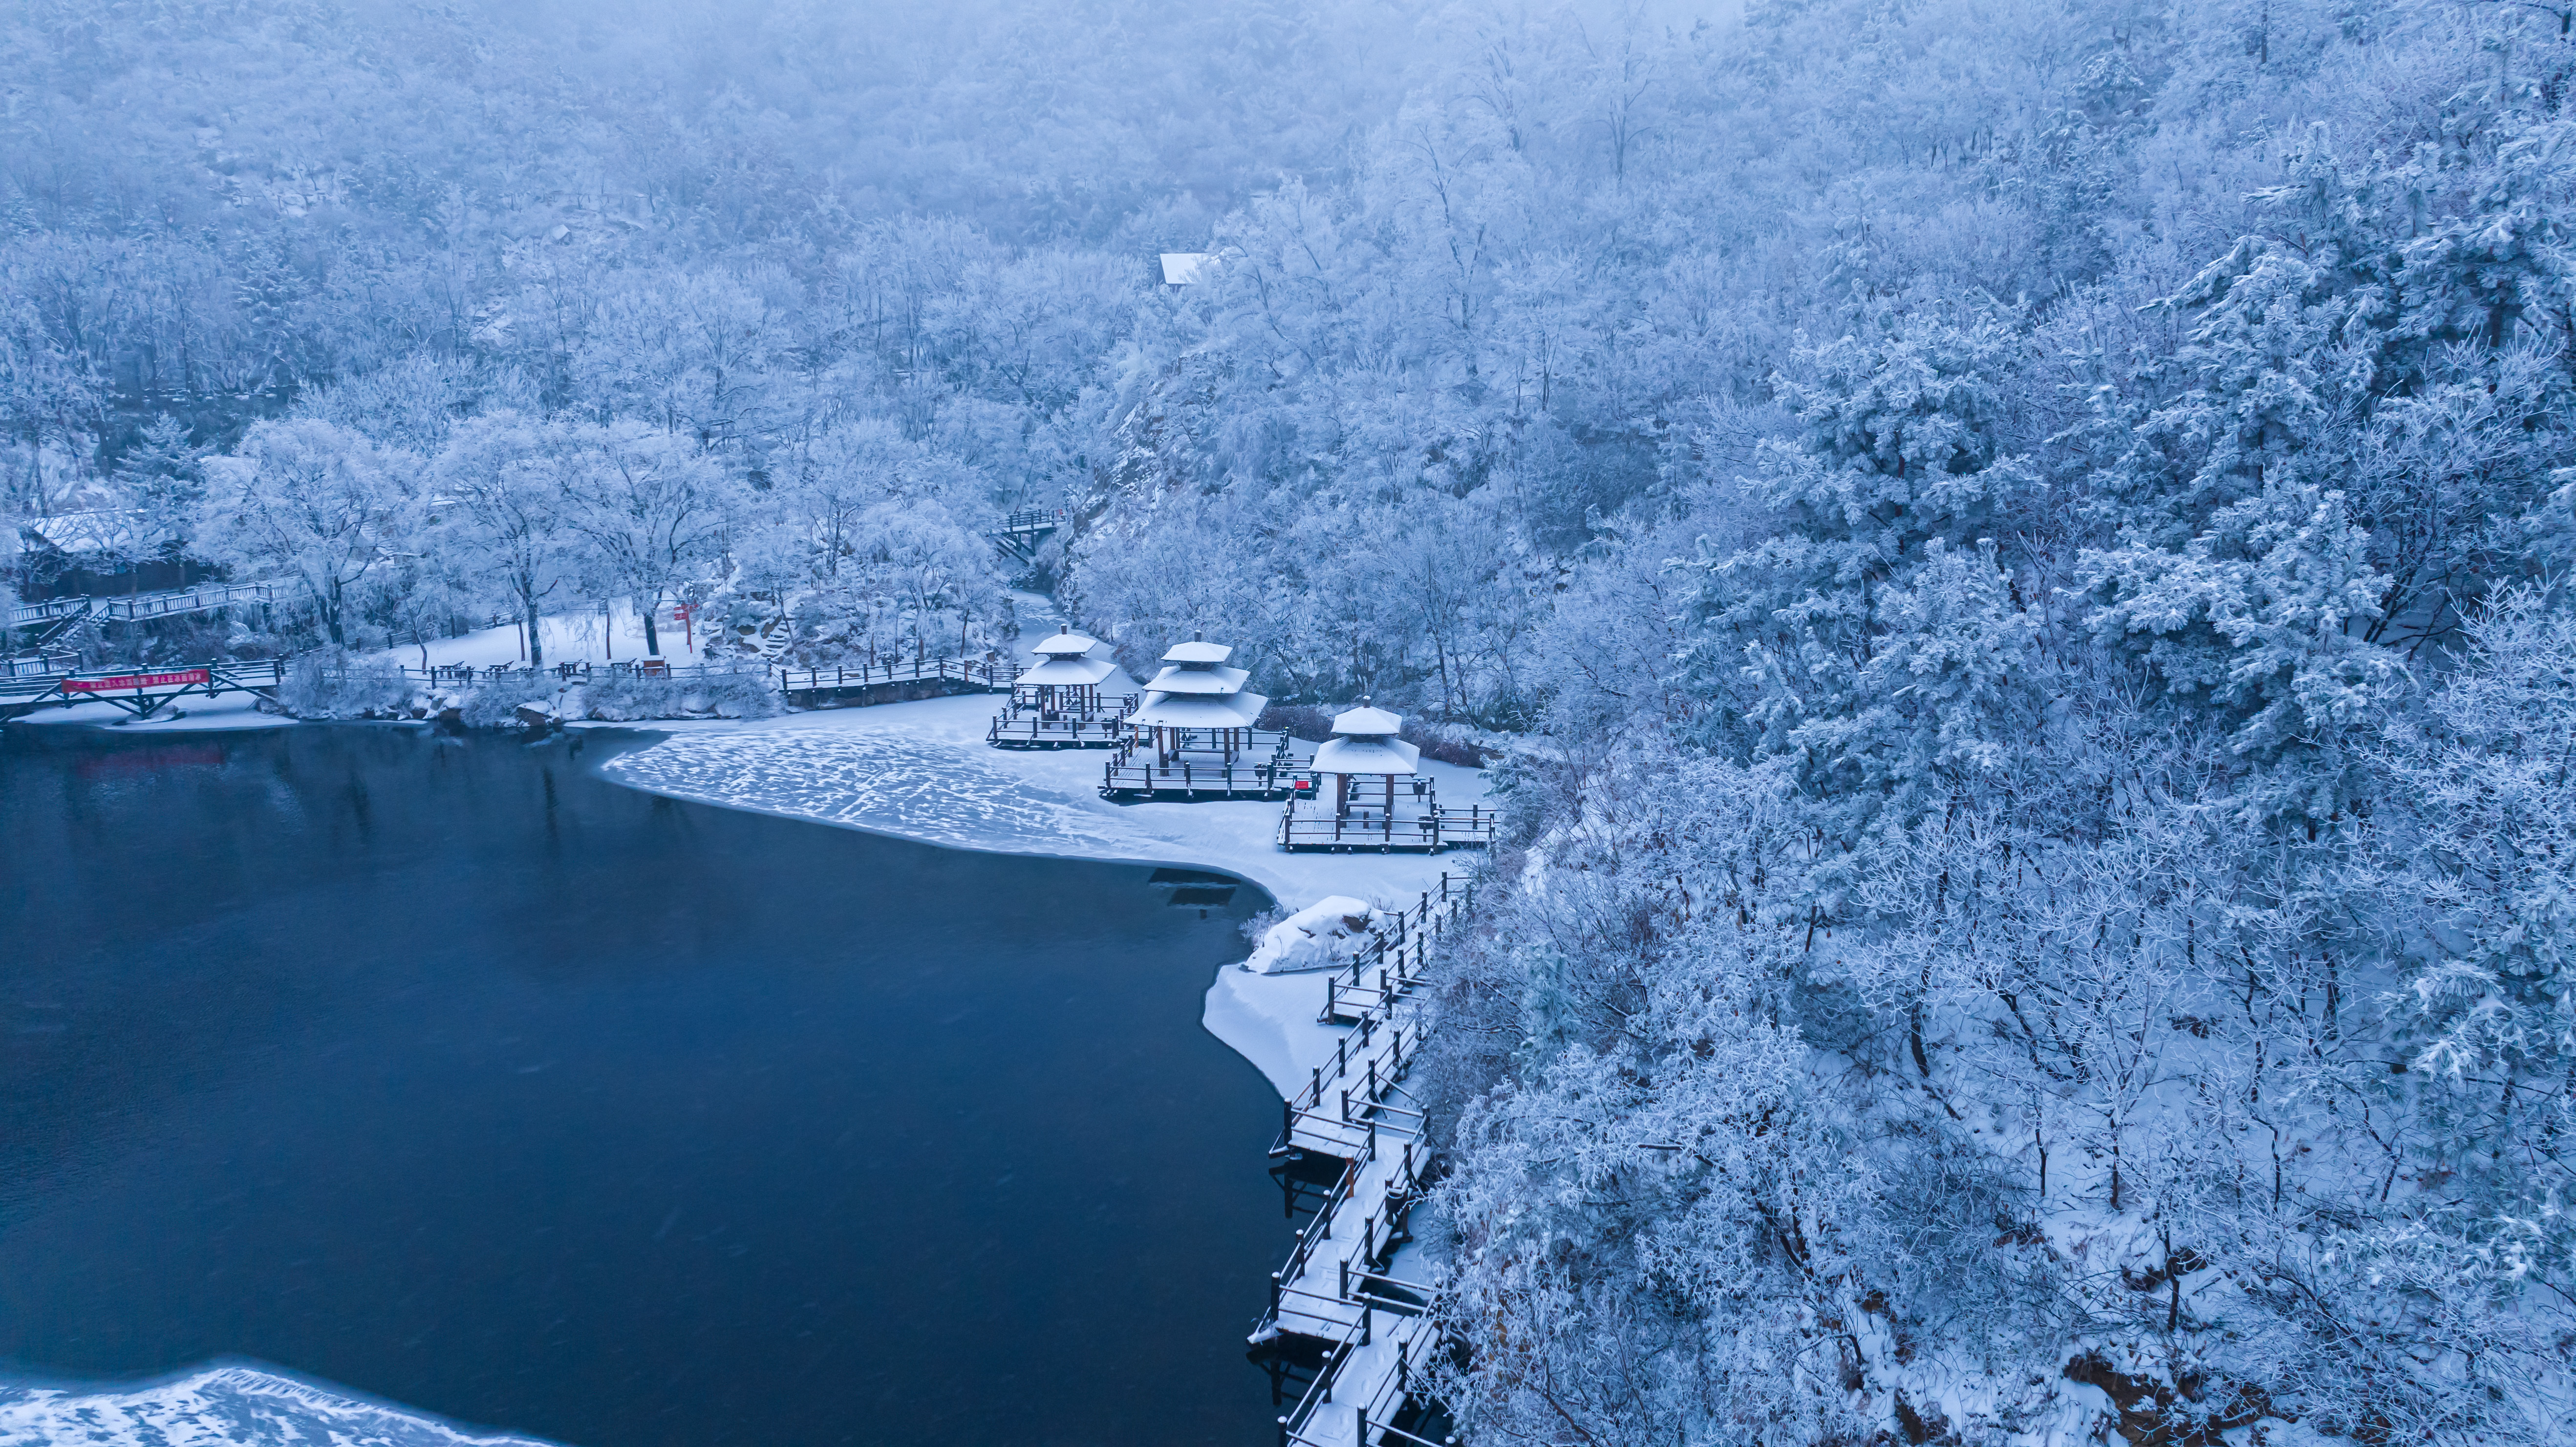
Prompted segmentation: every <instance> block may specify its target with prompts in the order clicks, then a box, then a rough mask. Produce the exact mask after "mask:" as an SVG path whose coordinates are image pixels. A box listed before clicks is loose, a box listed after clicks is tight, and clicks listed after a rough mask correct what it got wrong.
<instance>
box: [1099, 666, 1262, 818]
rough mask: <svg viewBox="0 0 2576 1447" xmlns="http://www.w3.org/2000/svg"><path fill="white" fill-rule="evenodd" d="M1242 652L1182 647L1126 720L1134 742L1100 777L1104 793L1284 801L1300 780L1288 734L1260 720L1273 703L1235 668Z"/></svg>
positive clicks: (1135, 797)
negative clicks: (1266, 728) (1261, 726)
mask: <svg viewBox="0 0 2576 1447" xmlns="http://www.w3.org/2000/svg"><path fill="white" fill-rule="evenodd" d="M1233 654H1234V650H1233V649H1231V648H1228V647H1226V646H1224V645H1223V644H1219V643H1210V642H1208V641H1206V640H1205V639H1203V638H1199V637H1192V638H1191V639H1190V641H1189V642H1187V643H1181V644H1175V645H1174V646H1173V648H1172V650H1171V651H1170V652H1168V653H1165V654H1164V655H1163V671H1162V672H1160V673H1157V674H1155V675H1154V678H1153V681H1152V682H1150V683H1148V684H1146V685H1145V701H1144V702H1143V703H1141V704H1139V705H1138V706H1137V707H1136V709H1135V710H1134V711H1133V712H1131V713H1129V714H1128V715H1127V717H1126V719H1125V720H1124V727H1125V729H1126V731H1127V741H1126V743H1125V745H1124V746H1123V747H1121V748H1120V749H1119V751H1118V756H1117V757H1116V758H1114V759H1111V760H1110V761H1109V765H1108V767H1107V768H1106V769H1104V770H1102V772H1101V776H1100V796H1101V797H1102V798H1104V799H1117V800H1123V801H1136V800H1162V801H1166V802H1173V803H1179V802H1187V801H1191V800H1209V799H1282V798H1286V797H1287V794H1288V790H1289V788H1290V787H1291V785H1292V783H1293V781H1294V778H1295V777H1296V769H1297V765H1296V761H1295V760H1294V759H1293V758H1292V757H1291V756H1290V752H1289V746H1288V735H1287V734H1285V733H1283V732H1279V731H1276V730H1274V731H1271V732H1267V733H1265V732H1262V731H1260V730H1256V729H1255V728H1254V727H1253V724H1254V722H1255V721H1256V720H1258V719H1259V718H1260V717H1261V711H1262V710H1263V709H1264V708H1266V707H1267V706H1268V705H1269V702H1270V700H1268V699H1266V698H1264V697H1262V696H1261V695H1260V694H1257V693H1251V692H1247V691H1246V690H1245V688H1244V685H1245V684H1246V683H1248V682H1250V681H1251V677H1252V675H1251V674H1250V673H1249V672H1247V671H1245V670H1244V669H1240V668H1229V667H1227V666H1226V662H1225V661H1226V659H1228V658H1230V657H1232V656H1233Z"/></svg>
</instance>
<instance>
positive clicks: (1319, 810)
mask: <svg viewBox="0 0 2576 1447" xmlns="http://www.w3.org/2000/svg"><path fill="white" fill-rule="evenodd" d="M1301 803H1303V800H1302V798H1300V797H1298V796H1294V795H1292V796H1291V797H1290V799H1289V803H1288V808H1287V810H1286V811H1285V812H1284V813H1282V814H1281V815H1280V816H1279V847H1280V848H1282V849H1292V850H1293V849H1383V850H1398V849H1404V850H1420V851H1424V852H1427V853H1437V852H1438V851H1440V850H1443V849H1459V848H1482V847H1484V846H1486V845H1489V844H1491V843H1493V842H1494V826H1495V821H1496V815H1495V812H1494V811H1493V810H1491V809H1488V808H1485V807H1484V806H1483V805H1481V804H1471V805H1469V806H1467V807H1466V808H1464V809H1444V808H1441V807H1438V806H1436V805H1435V806H1433V807H1431V808H1429V809H1425V810H1423V811H1422V812H1420V813H1418V814H1416V813H1406V812H1404V811H1401V810H1389V809H1383V808H1381V809H1359V810H1353V811H1350V812H1346V813H1337V812H1335V811H1334V810H1333V809H1332V808H1331V807H1330V806H1329V805H1323V804H1321V801H1318V803H1317V804H1316V805H1313V806H1308V809H1309V812H1301V811H1300V808H1299V805H1300V804H1301Z"/></svg>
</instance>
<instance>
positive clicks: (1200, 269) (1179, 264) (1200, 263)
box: [1162, 251, 1216, 286]
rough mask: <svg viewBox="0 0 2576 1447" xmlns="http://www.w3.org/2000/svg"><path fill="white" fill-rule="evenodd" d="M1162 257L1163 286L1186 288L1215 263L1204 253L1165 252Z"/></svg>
mask: <svg viewBox="0 0 2576 1447" xmlns="http://www.w3.org/2000/svg"><path fill="white" fill-rule="evenodd" d="M1162 255H1163V285H1165V286H1188V285H1189V284H1191V283H1192V282H1195V281H1198V280H1200V279H1201V278H1202V277H1203V276H1204V275H1205V273H1206V272H1207V270H1208V268H1209V267H1210V266H1211V265H1213V264H1214V263H1215V261H1216V258H1215V257H1213V256H1210V255H1209V254H1208V253H1206V252H1204V251H1166V252H1164V253H1163V254H1162Z"/></svg>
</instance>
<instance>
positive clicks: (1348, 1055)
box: [1255, 874, 1473, 1447]
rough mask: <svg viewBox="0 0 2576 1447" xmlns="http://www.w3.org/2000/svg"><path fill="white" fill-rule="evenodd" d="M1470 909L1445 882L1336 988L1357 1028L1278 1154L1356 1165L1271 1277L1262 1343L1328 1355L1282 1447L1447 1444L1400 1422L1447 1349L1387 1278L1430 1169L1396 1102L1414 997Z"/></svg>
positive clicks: (1414, 1022) (1420, 1296) (1282, 1432)
mask: <svg viewBox="0 0 2576 1447" xmlns="http://www.w3.org/2000/svg"><path fill="white" fill-rule="evenodd" d="M1472 904H1473V896H1472V894H1471V893H1470V891H1469V890H1468V889H1467V888H1465V887H1464V886H1463V885H1453V883H1452V882H1451V880H1450V878H1449V876H1447V875H1445V874H1444V875H1442V876H1441V880H1440V889H1439V893H1438V894H1437V895H1436V896H1435V895H1433V894H1431V893H1430V892H1428V891H1426V892H1425V893H1424V894H1423V895H1422V897H1421V899H1420V900H1419V901H1418V902H1417V903H1416V904H1414V905H1413V906H1411V907H1409V908H1407V909H1403V910H1399V911H1396V912H1394V913H1393V914H1391V915H1383V916H1381V918H1380V920H1379V922H1378V924H1377V925H1376V926H1375V927H1374V928H1373V929H1372V931H1371V935H1372V938H1371V941H1370V944H1369V946H1368V947H1366V948H1364V949H1363V950H1362V952H1361V953H1360V955H1359V956H1358V957H1357V958H1354V959H1353V960H1352V961H1351V962H1350V964H1349V965H1347V966H1345V967H1344V968H1343V969H1341V970H1337V971H1335V972H1334V976H1333V978H1332V979H1331V981H1330V982H1329V983H1328V985H1327V998H1326V1004H1325V1008H1324V1018H1325V1019H1327V1020H1336V1021H1338V1020H1349V1021H1351V1022H1352V1023H1353V1025H1354V1028H1353V1030H1352V1031H1351V1033H1350V1034H1348V1035H1346V1036H1344V1037H1343V1038H1342V1039H1341V1040H1340V1041H1338V1042H1337V1043H1336V1045H1335V1049H1334V1055H1333V1063H1332V1065H1331V1066H1330V1067H1329V1070H1328V1069H1327V1068H1325V1067H1318V1068H1317V1069H1316V1070H1315V1071H1314V1073H1313V1075H1312V1077H1311V1078H1310V1079H1309V1081H1308V1083H1307V1084H1306V1085H1305V1086H1303V1087H1301V1088H1300V1089H1299V1090H1298V1091H1297V1092H1296V1093H1295V1094H1293V1095H1292V1096H1290V1097H1289V1099H1288V1100H1287V1101H1286V1102H1284V1103H1283V1105H1282V1107H1281V1113H1282V1120H1281V1126H1280V1133H1279V1139H1278V1141H1277V1142H1276V1143H1275V1144H1273V1145H1272V1147H1271V1154H1272V1155H1273V1156H1274V1157H1276V1156H1285V1155H1288V1154H1290V1153H1292V1152H1296V1151H1310V1152H1320V1153H1322V1154H1323V1155H1325V1156H1326V1157H1328V1158H1334V1159H1340V1160H1342V1161H1344V1162H1346V1163H1347V1164H1346V1165H1345V1166H1344V1168H1343V1171H1342V1173H1341V1176H1340V1177H1339V1179H1338V1180H1337V1181H1336V1183H1335V1185H1334V1188H1333V1190H1332V1192H1331V1194H1329V1195H1328V1196H1327V1197H1326V1198H1325V1201H1324V1204H1323V1206H1322V1207H1321V1208H1320V1209H1319V1210H1318V1211H1317V1212H1316V1214H1315V1215H1314V1216H1313V1217H1312V1218H1311V1219H1309V1220H1308V1222H1307V1223H1306V1226H1305V1229H1304V1230H1302V1231H1300V1232H1299V1233H1298V1238H1297V1243H1296V1246H1295V1248H1294V1249H1293V1250H1291V1252H1290V1253H1289V1257H1288V1260H1287V1262H1286V1264H1285V1265H1284V1266H1282V1268H1281V1269H1280V1270H1279V1271H1278V1272H1277V1273H1275V1274H1274V1275H1273V1276H1272V1277H1271V1289H1270V1308H1269V1311H1268V1312H1267V1313H1266V1314H1265V1315H1264V1316H1263V1317H1262V1319H1261V1321H1260V1323H1259V1325H1258V1326H1257V1327H1256V1330H1255V1339H1256V1340H1260V1339H1265V1338H1266V1337H1267V1336H1269V1335H1270V1334H1273V1333H1277V1332H1292V1333H1295V1334H1297V1335H1300V1336H1305V1337H1309V1338H1313V1339H1317V1340H1321V1341H1322V1342H1324V1343H1325V1344H1326V1345H1325V1353H1324V1358H1323V1362H1322V1365H1321V1366H1320V1368H1319V1369H1318V1370H1317V1371H1316V1373H1315V1376H1314V1378H1313V1379H1312V1380H1311V1381H1309V1382H1308V1383H1307V1385H1306V1389H1305V1391H1304V1393H1303V1394H1302V1395H1301V1396H1300V1397H1299V1399H1298V1401H1297V1403H1296V1404H1295V1406H1294V1407H1293V1408H1292V1409H1291V1410H1290V1411H1289V1412H1288V1413H1287V1414H1285V1415H1283V1416H1281V1417H1280V1418H1279V1419H1278V1425H1279V1441H1280V1442H1281V1443H1282V1444H1283V1447H1347V1444H1352V1443H1356V1444H1359V1447H1388V1444H1395V1447H1407V1444H1418V1447H1445V1444H1434V1443H1430V1442H1427V1441H1426V1440H1425V1439H1424V1438H1421V1437H1419V1436H1416V1435H1414V1434H1413V1433H1412V1432H1409V1431H1406V1430H1404V1429H1401V1428H1398V1427H1397V1426H1396V1425H1395V1421H1396V1419H1397V1418H1398V1417H1400V1416H1401V1415H1403V1412H1404V1409H1405V1407H1406V1405H1407V1403H1408V1401H1409V1400H1411V1399H1412V1398H1413V1397H1414V1396H1415V1395H1416V1387H1417V1383H1416V1371H1417V1368H1418V1366H1419V1364H1420V1363H1421V1361H1422V1360H1423V1353H1424V1352H1426V1351H1429V1350H1433V1349H1436V1348H1437V1347H1438V1346H1439V1340H1438V1337H1437V1335H1436V1327H1435V1325H1434V1323H1433V1322H1432V1320H1431V1319H1430V1318H1429V1316H1428V1315H1427V1314H1426V1313H1427V1311H1428V1308H1429V1304H1430V1303H1431V1301H1432V1299H1433V1295H1434V1293H1433V1289H1432V1288H1431V1287H1429V1286H1427V1285H1423V1284H1420V1283H1415V1282H1408V1281H1401V1280H1398V1279H1397V1278H1395V1277H1393V1276H1390V1275H1388V1274H1387V1272H1386V1269H1385V1267H1384V1266H1382V1265H1381V1262H1383V1261H1386V1260H1388V1259H1389V1258H1390V1257H1391V1255H1392V1253H1393V1251H1394V1250H1395V1247H1396V1245H1397V1244H1398V1243H1399V1241H1400V1240H1402V1239H1405V1238H1404V1235H1403V1232H1404V1222H1405V1219H1406V1217H1407V1215H1408V1213H1409V1212H1410V1211H1411V1209H1412V1207H1413V1206H1414V1204H1415V1203H1416V1202H1417V1201H1418V1200H1419V1199H1420V1198H1421V1195H1422V1192H1423V1188H1424V1176H1425V1173H1426V1171H1427V1169H1428V1164H1429V1162H1428V1158H1427V1156H1425V1155H1424V1154H1423V1152H1422V1147H1421V1145H1420V1138H1421V1134H1422V1126H1423V1118H1422V1113H1421V1111H1420V1110H1419V1109H1417V1108H1415V1107H1413V1106H1406V1105H1400V1104H1398V1103H1397V1099H1396V1098H1397V1097H1398V1096H1407V1098H1409V1096H1408V1093H1407V1092H1405V1091H1404V1089H1403V1087H1402V1085H1401V1084H1400V1081H1401V1079H1402V1077H1403V1076H1404V1075H1405V1073H1406V1071H1407V1069H1408V1067H1409V1066H1410V1063H1411V1057H1412V1055H1413V1053H1414V1052H1415V1050H1417V1049H1418V1048H1419V1045H1420V1041H1421V1027H1420V1024H1419V1021H1418V1018H1417V1017H1416V1014H1415V1011H1416V1006H1415V1004H1414V1003H1413V996H1414V993H1415V992H1414V989H1413V986H1414V985H1415V983H1416V982H1418V981H1419V980H1420V979H1421V978H1422V975H1423V972H1424V971H1425V970H1426V969H1427V968H1428V966H1429V961H1430V957H1431V945H1432V943H1433V941H1434V940H1436V939H1438V938H1440V937H1442V936H1444V935H1445V934H1446V933H1447V932H1448V931H1449V930H1452V929H1454V928H1457V927H1459V926H1460V925H1461V924H1463V922H1464V920H1465V918H1466V915H1467V913H1468V911H1469V909H1470V908H1471V907H1472ZM1372 975H1373V976H1374V977H1375V983H1374V984H1373V985H1372V984H1371V983H1370V977H1371V976H1372ZM1342 1409H1347V1413H1346V1414H1345V1413H1344V1411H1343V1410H1342ZM1415 1425H1416V1426H1419V1425H1421V1424H1420V1423H1419V1422H1416V1423H1415Z"/></svg>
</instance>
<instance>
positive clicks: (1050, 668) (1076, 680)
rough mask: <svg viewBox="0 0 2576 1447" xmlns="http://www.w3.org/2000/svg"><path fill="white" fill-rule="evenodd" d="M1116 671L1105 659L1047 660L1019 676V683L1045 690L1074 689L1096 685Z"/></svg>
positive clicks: (1060, 658) (1115, 665)
mask: <svg viewBox="0 0 2576 1447" xmlns="http://www.w3.org/2000/svg"><path fill="white" fill-rule="evenodd" d="M1117 671H1118V665H1117V664H1115V663H1112V662H1110V661H1109V660H1108V659H1106V658H1066V657H1062V656H1058V657H1053V658H1049V659H1048V660H1047V661H1046V662H1044V663H1041V664H1037V665H1035V666H1034V667H1032V668H1030V669H1029V671H1028V672H1026V673H1023V674H1021V675H1020V682H1022V683H1033V684H1038V685H1040V686H1042V687H1046V688H1062V687H1065V686H1067V685H1071V686H1073V687H1076V688H1080V687H1086V686H1088V685H1090V684H1095V683H1098V682H1099V681H1100V680H1102V679H1104V678H1107V677H1108V676H1109V675H1111V674H1113V673H1115V672H1117Z"/></svg>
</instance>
